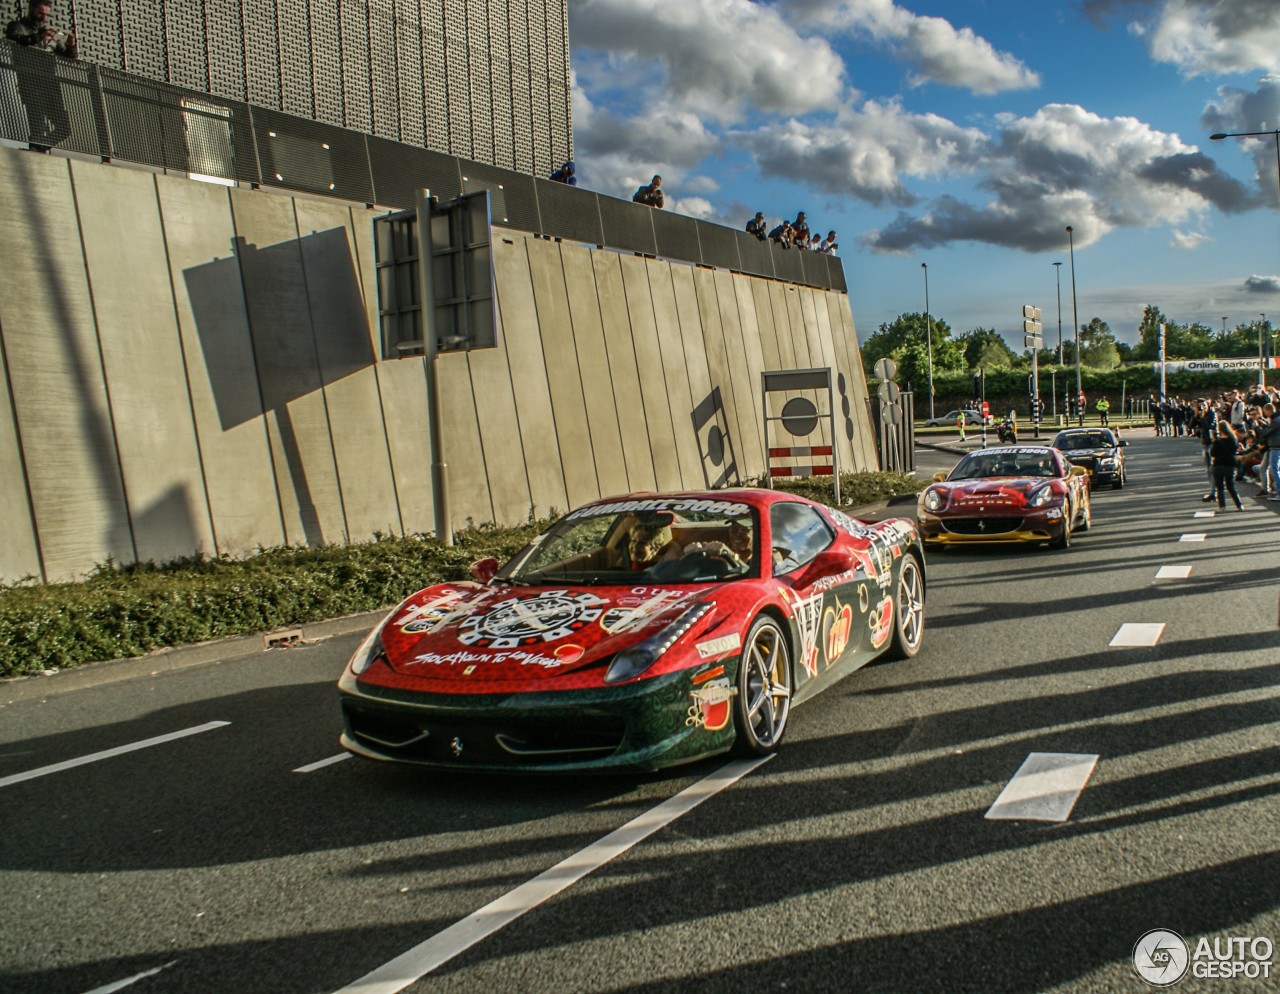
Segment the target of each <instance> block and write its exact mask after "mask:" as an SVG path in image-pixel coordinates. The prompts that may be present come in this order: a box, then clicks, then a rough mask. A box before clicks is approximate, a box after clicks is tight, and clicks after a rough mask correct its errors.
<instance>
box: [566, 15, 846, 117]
mask: <svg viewBox="0 0 1280 994" xmlns="http://www.w3.org/2000/svg"><path fill="white" fill-rule="evenodd" d="M569 16H570V33H569V38H570V41H571V42H572V44H573V46H574V49H575V60H577V59H578V55H577V53H578V52H580V51H582V50H592V51H598V52H604V53H608V58H607V63H606V65H605V67H604V68H603V69H601V70H599V71H597V72H595V73H594V75H595V79H594V80H593V84H602V83H603V82H604V78H605V76H606V75H607V76H612V77H619V76H620V77H621V78H622V80H623V81H624V84H625V81H626V80H627V79H628V78H631V77H634V76H636V75H637V74H640V75H644V74H645V73H646V72H652V71H655V70H657V71H659V75H660V77H661V80H662V83H661V85H662V88H663V91H664V95H663V100H664V102H667V103H670V104H672V105H677V106H681V107H683V108H685V109H688V110H691V111H694V112H696V113H697V114H699V115H700V116H701V117H703V118H706V119H711V120H718V121H733V120H739V119H741V117H742V116H743V114H744V113H745V112H746V111H747V110H749V109H755V110H759V111H763V112H766V113H777V114H807V113H810V112H813V111H818V110H832V109H834V108H835V107H836V106H837V105H838V103H839V100H840V97H841V94H842V90H843V83H842V80H843V76H844V63H843V61H842V60H841V58H840V56H839V55H837V54H836V52H835V51H834V50H833V49H832V47H831V45H830V44H829V43H828V42H827V41H826V40H825V39H823V38H820V37H802V36H801V35H800V34H799V33H798V32H797V31H796V30H795V29H794V28H793V27H792V26H791V25H790V24H788V23H787V22H786V21H785V20H784V19H783V18H782V16H781V15H780V14H779V12H778V11H777V10H776V9H774V8H773V7H770V6H765V5H763V4H758V3H752V2H750V0H701V2H698V3H671V2H669V0H571V2H570V6H569Z"/></svg>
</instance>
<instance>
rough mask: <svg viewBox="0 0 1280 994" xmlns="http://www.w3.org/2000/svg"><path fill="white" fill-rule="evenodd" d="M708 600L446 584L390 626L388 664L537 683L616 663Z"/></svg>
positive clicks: (677, 593)
mask: <svg viewBox="0 0 1280 994" xmlns="http://www.w3.org/2000/svg"><path fill="white" fill-rule="evenodd" d="M700 596H701V594H700V593H698V592H690V591H684V590H679V589H671V588H661V589H660V588H655V587H599V588H585V587H551V586H549V587H531V588H527V589H526V588H518V587H506V586H500V587H485V586H480V585H479V584H472V583H458V584H447V585H442V586H438V587H432V588H430V589H428V590H424V591H422V592H421V593H420V594H418V595H417V596H415V597H414V598H413V599H412V600H410V601H409V602H408V603H407V604H406V605H405V606H404V607H403V608H402V609H401V611H400V612H399V613H398V614H396V615H395V616H394V617H392V618H391V620H390V621H389V622H388V624H387V626H386V628H385V629H384V630H383V633H382V642H383V647H384V650H385V652H386V658H387V662H388V665H389V666H390V667H391V668H392V670H394V671H395V672H396V673H400V674H404V675H406V676H411V675H412V676H428V677H429V678H431V679H442V678H444V679H449V678H453V677H457V678H458V679H460V680H466V681H468V682H471V683H476V684H480V683H483V682H484V681H485V680H486V679H488V680H504V681H505V680H510V679H513V678H516V679H526V680H528V679H537V678H538V675H539V673H541V674H544V675H548V676H550V675H553V674H556V673H563V672H567V671H569V670H573V669H578V668H581V667H583V666H589V665H592V664H595V663H598V662H601V661H604V660H607V659H608V658H610V657H612V656H613V655H614V654H615V653H617V652H620V651H621V650H623V649H626V648H628V647H630V646H632V645H634V644H635V643H637V642H639V641H641V640H642V639H644V638H645V637H646V636H648V635H650V634H652V633H653V632H654V631H656V630H658V629H660V628H662V627H663V626H665V625H668V624H670V623H671V622H672V621H674V620H675V619H676V618H677V617H679V616H680V614H681V613H682V612H683V611H684V610H686V609H687V608H688V607H690V606H691V605H692V604H694V603H696V602H697V601H698V600H699V599H700ZM713 623H714V622H713ZM700 627H702V628H704V629H706V628H710V627H711V625H710V624H709V625H704V626H700Z"/></svg>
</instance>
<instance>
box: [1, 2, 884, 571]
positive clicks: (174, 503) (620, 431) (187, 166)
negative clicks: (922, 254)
mask: <svg viewBox="0 0 1280 994" xmlns="http://www.w3.org/2000/svg"><path fill="white" fill-rule="evenodd" d="M243 5H244V7H248V6H249V3H248V0H244V4H243ZM516 5H517V4H516V0H510V4H509V6H510V7H512V8H514V7H515V6H516ZM162 6H163V9H164V11H165V12H166V13H165V17H169V16H170V14H172V15H173V16H174V17H175V18H176V17H177V16H178V15H177V13H175V9H176V8H178V7H179V6H181V7H183V8H184V9H186V8H187V7H189V6H190V5H185V4H184V5H179V4H164V5H162ZM295 6H296V7H297V8H299V9H305V10H309V11H311V14H312V15H315V14H316V11H317V9H318V7H319V5H318V4H317V3H315V2H312V3H311V4H310V6H309V7H308V6H307V5H306V4H298V5H295ZM329 6H330V7H333V6H334V5H333V4H330V5H329ZM337 6H338V12H339V15H340V16H341V17H343V18H349V17H353V16H354V11H353V9H352V8H356V7H358V8H361V9H364V8H367V14H368V18H367V20H368V22H369V23H372V20H371V19H372V18H373V16H374V12H375V11H377V10H383V11H390V10H391V9H392V8H391V6H390V5H389V4H384V5H379V4H358V5H357V4H348V3H345V2H344V3H341V4H339V5H337ZM430 6H431V5H430V4H428V3H425V2H424V3H423V4H422V5H421V8H422V9H423V10H426V9H428V8H429V7H430ZM504 6H507V5H504ZM519 6H521V7H523V6H524V5H523V4H520V5H519ZM530 6H532V4H530ZM90 7H93V4H90V3H86V2H84V0H81V2H80V3H78V4H77V15H78V17H80V18H84V17H86V16H87V15H86V11H87V10H88V9H89V8H90ZM127 7H128V5H127V4H122V5H121V6H120V7H119V8H115V9H116V10H117V14H118V16H119V17H124V16H125V8H127ZM266 7H267V8H272V7H274V8H275V9H276V13H277V22H278V24H280V23H284V22H282V21H279V18H280V17H282V16H283V14H282V13H281V10H282V9H283V8H284V7H286V4H285V3H283V2H280V3H278V4H274V5H273V4H270V3H268V4H267V5H266ZM436 7H438V8H439V9H441V10H443V11H444V12H445V15H446V19H445V20H444V21H442V22H441V23H443V24H447V25H450V26H451V28H450V30H452V29H453V28H454V27H456V25H457V24H458V23H459V22H458V21H457V20H456V18H457V17H458V16H460V15H459V14H458V11H463V13H464V14H465V17H464V20H463V22H464V23H466V24H471V23H472V21H470V20H466V18H468V17H470V15H471V12H473V11H476V10H479V9H481V8H482V7H483V9H485V10H487V11H489V12H490V14H492V13H493V11H494V10H496V9H498V7H497V4H496V3H495V2H490V3H489V4H488V5H487V6H485V5H483V4H480V3H472V2H468V3H465V4H464V3H461V2H454V0H449V2H448V3H445V4H437V5H436ZM232 8H234V9H240V4H238V3H236V2H234V0H228V2H227V3H225V4H221V5H220V4H218V3H215V2H214V0H208V2H206V3H205V4H203V5H199V9H201V10H202V11H204V16H205V17H206V19H207V18H208V17H209V16H210V12H212V11H216V10H223V11H225V10H228V9H232ZM94 9H95V10H96V9H97V8H96V7H94ZM103 9H107V8H105V7H104V8H103ZM293 9H294V7H293V6H290V10H293ZM395 9H396V10H400V9H401V5H400V4H397V5H396V7H395ZM414 9H417V7H416V5H415V7H414ZM432 9H434V8H432ZM546 9H547V10H548V11H552V12H558V16H559V17H560V20H561V22H562V21H563V4H562V3H560V4H555V3H553V4H550V5H548V7H547V8H546ZM295 12H296V11H295ZM450 12H453V13H450ZM242 13H243V12H242ZM129 16H133V15H129ZM290 16H292V15H290ZM86 23H88V22H87V21H85V20H81V21H80V22H79V23H78V27H79V29H80V31H81V32H84V31H85V26H84V25H85V24H86ZM205 23H206V24H207V23H209V22H208V21H207V20H206V22H205ZM309 23H310V24H312V25H314V24H315V23H318V17H313V19H312V21H311V22H309ZM424 23H425V22H424ZM508 26H510V21H508ZM309 30H311V29H309ZM397 30H398V29H397ZM447 34H448V31H446V35H447ZM131 37H133V36H132V35H131V34H129V33H128V32H124V33H123V34H122V35H121V38H122V39H123V40H122V42H121V44H120V59H121V61H120V63H119V64H120V65H121V66H126V67H128V68H129V69H130V71H129V72H125V71H123V70H122V69H116V68H109V67H108V66H106V65H97V64H94V63H92V62H90V61H88V60H87V59H82V60H81V61H79V62H74V63H73V62H66V61H65V60H62V61H60V62H59V63H57V65H56V70H57V73H56V80H55V83H56V96H57V98H58V100H59V101H60V102H61V104H60V105H61V106H62V107H64V108H65V109H66V112H67V114H66V118H67V123H68V131H67V135H66V137H65V138H64V139H63V140H61V141H60V142H59V143H58V145H59V148H58V149H56V150H55V154H52V155H48V156H43V155H36V154H32V153H30V152H27V151H24V150H21V149H20V148H19V147H18V145H19V144H20V143H22V142H24V141H26V140H29V139H31V137H32V135H31V134H30V132H29V131H28V130H26V129H28V125H29V121H30V120H31V118H32V113H31V107H30V99H31V97H30V92H31V91H30V90H29V89H28V90H24V89H23V87H22V85H21V83H22V81H23V73H24V71H25V69H24V66H25V63H24V62H23V59H22V58H21V56H22V54H23V53H21V52H16V51H15V50H14V49H13V46H11V45H9V44H8V43H7V42H6V43H3V46H0V139H3V140H6V141H7V143H8V145H9V147H8V148H3V149H0V257H3V258H4V259H5V260H6V278H5V280H4V281H0V515H3V520H4V522H5V527H4V528H3V529H0V581H4V582H13V581H18V580H22V579H24V578H35V579H39V580H45V581H61V580H68V579H75V578H77V577H79V576H82V575H83V574H84V573H86V572H87V571H89V570H91V569H92V568H93V567H94V566H95V565H96V564H99V563H103V562H106V561H108V560H114V561H117V562H133V561H147V560H154V561H158V562H159V561H165V560H169V559H173V558H176V557H180V556H187V555H191V554H194V553H196V552H201V553H204V554H208V555H221V554H227V555H233V556H238V555H243V554H247V553H252V552H254V551H256V550H257V549H258V548H261V547H271V546H276V545H281V544H290V545H302V544H319V543H334V542H359V541H367V540H370V539H372V538H373V537H374V536H375V535H376V534H378V533H382V534H404V533H411V532H419V531H431V530H432V526H433V520H434V513H435V502H434V494H433V493H432V486H431V478H430V474H429V457H428V451H429V445H428V439H429V432H428V424H427V405H426V395H425V381H426V366H425V363H426V361H427V360H425V359H424V358H423V357H422V356H409V357H407V358H388V357H387V355H385V354H384V349H383V342H382V337H381V335H380V332H379V303H378V289H377V276H376V271H375V268H376V267H375V247H374V234H373V228H374V222H375V219H377V218H379V217H382V216H385V215H386V213H387V208H389V207H404V206H406V197H407V196H409V195H410V194H411V193H412V191H413V189H414V188H415V187H421V186H430V187H431V188H432V190H433V192H435V191H440V192H441V193H442V195H444V196H446V197H453V196H458V195H459V194H462V193H466V192H474V191H475V190H478V189H486V190H489V191H491V193H492V195H493V203H494V204H495V205H496V207H495V215H494V218H493V228H492V231H491V236H490V240H491V244H492V273H493V291H494V292H493V297H494V305H495V307H496V319H497V325H498V329H497V330H498V334H497V345H496V347H494V348H486V349H475V350H472V351H469V352H468V351H458V352H451V353H445V354H442V355H440V356H439V357H438V358H437V359H436V360H435V362H436V364H437V366H436V369H437V372H438V376H439V383H440V401H441V421H442V429H443V432H442V434H443V439H444V449H445V451H444V457H445V460H446V462H447V463H448V466H449V476H450V494H451V498H452V499H451V502H450V517H451V521H450V523H451V525H452V526H453V527H465V526H467V525H469V524H476V525H478V524H482V523H485V522H490V521H494V522H498V523H504V524H506V523H515V522H520V521H524V520H527V519H528V518H529V517H530V515H543V514H546V513H548V512H551V511H555V510H565V509H567V508H568V507H570V506H572V505H575V504H578V503H580V502H582V501H585V500H589V499H592V498H594V497H598V496H604V495H609V494H616V493H621V492H626V491H634V490H649V489H669V488H702V487H706V486H720V485H727V484H733V483H740V482H745V481H748V480H751V479H753V478H759V477H761V476H762V475H763V474H764V473H765V472H766V470H767V463H766V458H765V452H764V438H763V429H762V412H763V411H764V410H765V409H766V408H765V402H766V399H765V397H764V395H763V393H762V385H761V373H762V372H763V371H765V370H777V369H805V368H813V367H822V368H827V369H830V370H831V371H832V382H833V385H834V386H835V390H836V392H835V399H834V408H835V409H834V410H833V411H831V412H829V413H831V414H832V415H833V419H832V422H831V423H828V422H826V421H823V422H822V424H821V426H820V427H819V429H818V432H817V433H815V434H814V435H813V436H811V437H810V438H809V439H807V440H806V441H805V443H804V444H810V445H812V444H829V445H833V446H834V447H835V449H836V453H837V457H838V460H839V462H840V464H841V466H842V467H844V468H846V469H849V468H853V469H870V468H874V467H875V465H876V452H875V446H874V444H873V442H872V439H871V433H870V428H869V423H868V417H867V400H868V398H867V394H866V386H865V377H864V374H863V370H862V367H861V361H860V357H859V353H858V350H857V344H856V337H855V335H854V327H853V317H852V313H851V310H850V306H849V298H848V296H847V294H846V293H845V292H844V274H843V269H842V268H841V267H840V265H839V261H838V260H833V259H831V258H830V257H826V256H818V255H815V256H814V257H813V258H812V259H807V260H806V259H801V258H800V257H801V256H806V255H808V253H799V252H773V251H771V250H770V248H769V246H768V245H765V244H762V243H758V242H757V241H756V240H755V239H754V238H750V237H749V236H746V235H745V233H742V232H737V231H734V230H731V229H728V228H723V227H720V226H717V225H711V224H706V223H704V222H698V221H695V220H694V219H692V218H685V217H681V216H679V215H674V214H671V213H670V212H658V211H652V210H650V209H649V208H645V207H641V206H639V205H635V204H631V203H629V202H625V201H620V200H615V199H613V198H609V197H602V196H598V195H596V194H593V193H590V192H588V191H585V190H576V189H571V188H568V187H563V186H561V185H560V184H552V183H549V182H547V181H546V180H542V179H537V178H535V177H533V176H530V175H529V174H528V173H527V172H521V171H520V170H517V169H506V168H503V167H502V166H501V164H494V162H493V161H490V160H486V161H484V162H475V161H471V160H469V159H465V158H462V159H459V158H457V157H455V156H451V155H445V154H444V153H443V152H442V151H437V150H432V149H430V148H427V147H418V146H416V144H415V145H410V144H404V143H403V142H392V141H390V140H388V139H386V138H381V137H378V136H377V135H376V134H374V133H366V132H363V131H358V130H353V129H350V128H340V127H337V126H335V124H333V123H326V122H325V121H322V120H318V119H315V118H313V117H308V116H306V115H296V114H290V113H286V112H285V111H284V110H283V109H282V108H283V107H284V91H283V90H280V91H278V92H279V94H280V101H281V103H280V106H279V107H277V108H274V109H272V108H263V107H258V106H254V105H249V104H246V103H241V102H239V101H240V100H242V98H243V97H242V96H241V97H240V98H237V99H229V98H227V97H225V96H219V95H218V94H217V93H215V92H214V86H213V82H214V78H215V76H216V75H217V74H216V73H215V72H214V67H215V66H216V65H219V64H220V63H217V62H216V61H214V60H209V61H208V62H207V66H208V72H207V75H206V76H205V77H204V78H203V84H202V85H201V86H200V87H195V88H183V87H179V86H175V85H172V83H166V82H164V81H162V80H160V79H158V78H157V79H147V80H144V79H142V78H141V77H139V76H137V75H134V69H135V66H134V64H133V63H132V62H129V61H128V59H127V58H126V57H127V55H128V52H129V51H130V44H129V41H128V39H129V38H131ZM183 37H184V38H186V39H187V41H189V40H190V39H189V37H188V35H183ZM205 37H206V44H207V45H210V46H211V45H213V38H212V36H211V35H209V34H208V32H207V31H206V36H205ZM279 37H280V33H279V30H278V31H277V38H279ZM397 37H398V35H397ZM468 37H470V36H468ZM344 38H345V35H344ZM560 39H561V40H560V41H557V42H556V45H558V46H560V45H564V42H563V35H561V36H560ZM259 41H260V39H259ZM184 43H185V42H184ZM257 43H258V41H254V42H253V44H257ZM243 44H244V45H245V46H246V51H247V50H248V46H250V44H251V43H250V41H249V39H248V36H247V35H245V38H244V40H243ZM169 50H171V51H176V48H173V49H169ZM423 50H425V49H420V51H423ZM86 51H88V50H86ZM34 55H35V56H37V57H39V58H44V59H51V58H53V57H52V56H47V55H43V54H42V53H34ZM290 58H292V56H290ZM176 61H179V60H177V59H176V58H174V57H170V58H168V59H167V60H160V61H157V60H156V58H154V57H152V60H151V62H150V63H149V65H150V66H151V70H153V71H156V72H158V71H159V70H158V68H157V67H158V66H159V65H160V64H161V62H164V64H165V65H167V66H168V67H169V68H167V69H166V70H165V71H166V72H167V73H168V78H169V79H170V80H172V79H173V71H174V69H173V67H174V65H175V63H176ZM548 64H550V57H548ZM37 65H38V66H41V71H42V72H44V69H43V64H37ZM468 65H470V63H468ZM249 71H250V70H249V69H248V68H246V70H245V73H246V75H245V77H244V82H243V85H244V86H246V87H247V86H248V85H249V83H248V78H249V75H248V74H249ZM255 71H256V70H255ZM299 71H300V70H299ZM281 72H283V68H282V69H281ZM345 72H346V70H345V69H344V75H343V76H342V79H343V80H345V79H346V78H347V77H346V75H345ZM564 73H565V80H566V82H567V65H566V68H565V70H564ZM44 75H45V76H48V73H47V72H44ZM51 78H52V77H51ZM312 78H313V80H314V78H315V77H314V74H313V77H312ZM449 78H452V77H449ZM42 79H43V77H42ZM188 82H201V81H200V80H194V79H193V80H189V81H188ZM218 85H219V86H221V85H223V83H219V84H218ZM226 85H228V86H230V87H231V88H232V89H234V85H233V84H231V83H228V84H226ZM255 85H256V84H255ZM219 92H220V91H219ZM344 92H345V91H344ZM398 92H399V94H400V100H401V102H400V104H399V106H401V108H403V107H404V106H405V104H404V102H403V101H404V93H403V90H399V91H398ZM469 92H472V93H474V92H475V90H474V89H471V90H469ZM316 93H317V96H316V97H315V101H314V102H315V106H316V107H317V108H318V107H320V106H321V104H323V103H324V101H323V100H321V99H320V98H319V96H318V93H319V90H317V91H316ZM344 99H345V98H344ZM564 99H565V113H566V115H567V90H566V92H565V94H564ZM375 106H382V104H381V103H380V102H379V101H377V100H374V101H372V102H371V104H370V107H375ZM472 106H473V107H474V104H473V105H472ZM404 116H405V115H404V114H403V113H402V114H401V121H402V122H403V119H404ZM548 120H549V119H548ZM564 120H565V128H566V132H565V133H564V134H562V135H561V137H560V139H558V140H561V141H563V142H564V143H565V144H563V145H560V146H552V147H554V148H557V149H564V150H565V152H566V153H567V151H568V149H569V148H570V147H571V145H570V144H569V137H568V134H567V127H568V122H567V117H566V118H565V119H564ZM147 122H150V124H149V126H147ZM373 123H374V124H375V125H376V121H374V122H373ZM474 127H475V124H474V120H473V124H472V131H473V132H474ZM547 127H550V124H549V123H548V125H547ZM453 133H454V132H452V131H451V132H450V134H451V135H452V134H453ZM457 133H458V134H462V129H461V128H460V129H459V130H458V132H457ZM402 137H403V136H402ZM450 141H452V138H451V139H450ZM273 142H278V143H279V144H278V147H273V146H272V143H273ZM535 144H536V143H535ZM472 148H473V152H474V148H475V146H474V145H473V146H472ZM321 149H322V150H323V151H324V153H325V155H324V156H321V155H319V154H318V150H321ZM105 152H110V153H111V154H109V155H107V154H104V153H105ZM95 153H96V154H95ZM531 154H534V155H535V159H536V154H535V153H531ZM557 158H559V154H556V155H552V156H551V158H549V159H548V160H547V162H554V161H555V160H556V159H557ZM104 159H107V160H109V161H103V160H104ZM317 162H320V163H322V164H323V165H324V167H325V168H324V169H320V168H317V166H316V163H317ZM219 170H221V171H219ZM538 173H539V175H545V173H543V172H542V171H541V167H539V169H538ZM192 175H197V176H200V177H202V178H203V179H205V180H208V179H213V180H215V181H217V182H213V183H210V182H202V181H196V180H193V179H191V178H190V177H191V176H192ZM776 399H777V400H778V401H779V402H780V401H782V400H785V399H786V398H785V397H779V398H776ZM813 399H814V401H815V403H816V404H817V405H818V406H819V407H825V406H826V401H825V399H824V398H822V397H818V396H814V397H813ZM832 425H834V431H833V430H832ZM775 444H776V443H775Z"/></svg>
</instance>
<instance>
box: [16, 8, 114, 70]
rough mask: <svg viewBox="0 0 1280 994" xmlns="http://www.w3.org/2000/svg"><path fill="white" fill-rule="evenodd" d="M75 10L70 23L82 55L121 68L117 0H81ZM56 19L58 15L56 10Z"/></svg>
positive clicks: (84, 58)
mask: <svg viewBox="0 0 1280 994" xmlns="http://www.w3.org/2000/svg"><path fill="white" fill-rule="evenodd" d="M8 6H9V7H13V6H14V5H13V4H12V3H11V4H9V5H8ZM74 12H75V17H74V19H73V20H72V21H70V22H69V23H70V24H71V25H72V30H74V31H75V32H76V44H77V46H78V47H79V50H80V58H81V59H83V60H84V61H86V62H94V63H97V64H98V65H100V66H108V67H110V68H113V69H119V68H121V67H122V66H123V64H124V50H123V48H122V47H121V41H122V30H123V28H122V25H121V23H120V7H119V5H118V4H117V3H116V2H115V0H79V2H78V3H76V4H75V7H74ZM6 19H7V18H6ZM54 19H55V20H56V19H57V15H56V14H55V15H54Z"/></svg>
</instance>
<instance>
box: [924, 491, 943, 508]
mask: <svg viewBox="0 0 1280 994" xmlns="http://www.w3.org/2000/svg"><path fill="white" fill-rule="evenodd" d="M946 503H947V492H946V491H945V490H934V489H933V488H932V487H931V488H930V489H928V490H926V491H925V492H924V509H925V510H926V511H941V510H942V508H943V507H944V506H945V505H946Z"/></svg>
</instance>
